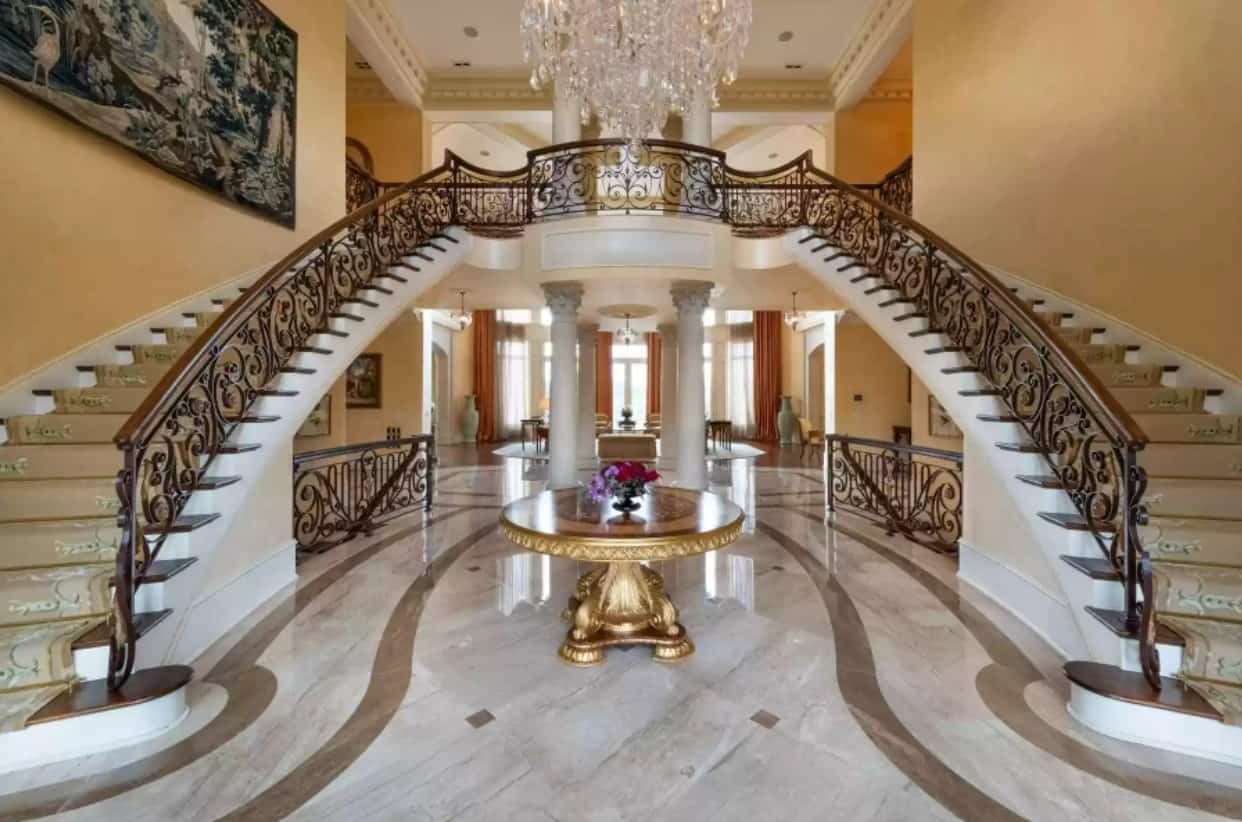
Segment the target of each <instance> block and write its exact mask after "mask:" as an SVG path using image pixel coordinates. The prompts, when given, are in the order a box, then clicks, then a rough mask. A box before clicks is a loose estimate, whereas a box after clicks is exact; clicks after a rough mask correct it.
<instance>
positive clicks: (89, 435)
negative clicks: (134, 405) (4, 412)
mask: <svg viewBox="0 0 1242 822" xmlns="http://www.w3.org/2000/svg"><path fill="white" fill-rule="evenodd" d="M128 419H129V415H128V414H33V415H24V416H19V417H10V418H9V419H7V420H5V428H6V430H7V431H8V435H9V440H8V441H9V444H11V445H80V444H85V443H111V442H112V438H113V437H114V436H115V435H116V432H117V431H119V430H120V429H121V426H122V425H124V424H125V421H126V420H128Z"/></svg>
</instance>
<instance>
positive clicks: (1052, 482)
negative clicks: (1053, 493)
mask: <svg viewBox="0 0 1242 822" xmlns="http://www.w3.org/2000/svg"><path fill="white" fill-rule="evenodd" d="M1017 478H1018V480H1020V481H1021V482H1025V483H1026V484H1027V485H1034V486H1035V487H1037V488H1053V489H1061V488H1064V487H1065V484H1064V483H1063V482H1061V478H1060V477H1058V476H1056V475H1055V474H1018V477H1017Z"/></svg>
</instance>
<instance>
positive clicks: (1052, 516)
mask: <svg viewBox="0 0 1242 822" xmlns="http://www.w3.org/2000/svg"><path fill="white" fill-rule="evenodd" d="M1039 518H1040V519H1042V520H1044V521H1045V522H1051V523H1052V524H1053V525H1056V526H1059V527H1061V528H1064V529H1066V530H1067V531H1090V530H1091V528H1090V527H1088V525H1087V521H1086V520H1085V519H1083V518H1082V517H1081V516H1080V515H1078V514H1062V513H1053V512H1051V511H1040V512H1039ZM1099 530H1100V533H1103V534H1111V533H1112V532H1114V531H1116V530H1117V528H1116V526H1115V525H1113V524H1112V523H1111V522H1103V523H1100V525H1099Z"/></svg>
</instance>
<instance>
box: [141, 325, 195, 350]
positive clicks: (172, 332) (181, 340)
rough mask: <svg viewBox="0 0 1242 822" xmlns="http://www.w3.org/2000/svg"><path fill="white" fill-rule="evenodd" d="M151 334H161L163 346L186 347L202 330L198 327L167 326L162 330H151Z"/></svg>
mask: <svg viewBox="0 0 1242 822" xmlns="http://www.w3.org/2000/svg"><path fill="white" fill-rule="evenodd" d="M151 333H152V334H163V335H164V344H165V345H178V346H188V345H189V344H190V343H192V342H194V341H195V340H196V339H198V335H199V334H202V333H203V329H202V327H201V326H198V325H169V326H165V327H163V328H152V329H151Z"/></svg>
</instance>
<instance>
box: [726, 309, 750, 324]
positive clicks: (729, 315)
mask: <svg viewBox="0 0 1242 822" xmlns="http://www.w3.org/2000/svg"><path fill="white" fill-rule="evenodd" d="M754 321H755V312H753V311H726V312H725V323H726V324H728V325H741V324H742V323H749V322H754Z"/></svg>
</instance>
